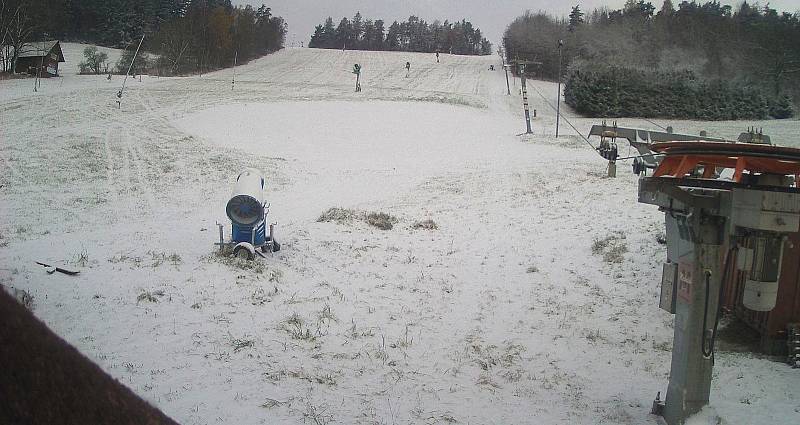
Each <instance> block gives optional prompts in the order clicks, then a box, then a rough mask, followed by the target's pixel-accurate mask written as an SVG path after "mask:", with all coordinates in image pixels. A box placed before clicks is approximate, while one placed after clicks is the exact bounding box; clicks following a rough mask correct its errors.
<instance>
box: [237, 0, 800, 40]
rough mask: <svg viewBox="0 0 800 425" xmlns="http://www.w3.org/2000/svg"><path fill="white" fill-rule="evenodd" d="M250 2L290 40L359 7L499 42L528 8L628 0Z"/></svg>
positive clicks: (787, 1) (791, 3) (783, 0)
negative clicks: (459, 26) (280, 21)
mask: <svg viewBox="0 0 800 425" xmlns="http://www.w3.org/2000/svg"><path fill="white" fill-rule="evenodd" d="M650 1H651V3H653V4H654V5H656V10H658V9H660V8H661V4H662V3H663V1H662V0H650ZM680 1H681V0H672V3H673V4H675V5H676V7H677V4H678V3H680ZM700 1H701V2H705V1H706V0H700ZM247 3H249V4H252V5H254V6H259V5H261V4H262V3H264V4H266V5H267V6H269V7H271V8H272V12H273V14H275V15H279V16H282V17H283V18H284V19H285V20H286V22H287V23H288V24H289V32H288V34H286V43H287V45H289V44H290V43H292V42H293V41H297V42H298V43H299V42H300V41H301V40H302V41H304V42H305V43H308V39H309V38H310V37H311V34H312V33H313V32H314V27H315V26H316V25H317V24H321V23H322V22H323V21H324V20H325V18H327V17H328V16H331V17H333V20H334V22H335V23H336V24H338V23H339V20H341V19H342V17H344V16H347V17H348V18H350V17H352V16H353V15H355V13H356V12H357V11H360V12H361V16H363V17H364V18H365V19H367V18H371V19H383V20H384V21H386V27H388V26H389V24H390V23H391V22H392V21H394V20H398V21H401V20H405V19H407V18H408V17H409V16H410V15H416V16H419V17H420V18H421V19H424V20H425V21H427V22H432V21H433V20H434V19H439V20H442V21H444V20H445V19H450V20H451V21H452V20H456V19H458V20H461V19H466V20H468V21H471V22H472V23H473V25H475V26H477V27H478V28H480V29H481V31H483V33H484V36H485V37H486V38H488V39H489V41H491V42H492V44H497V41H498V40H500V38H501V37H502V33H503V31H504V30H505V28H506V26H507V25H508V24H509V23H510V22H511V21H512V20H513V19H514V18H515V17H517V16H519V15H520V14H522V13H523V12H524V11H525V10H532V11H537V10H544V11H547V12H550V13H553V14H554V15H557V16H562V15H563V16H566V15H568V14H569V11H570V10H571V9H572V6H574V5H576V4H578V5H580V6H581V10H583V11H584V12H586V11H588V10H591V9H594V8H596V7H598V6H609V7H611V8H615V9H618V8H620V7H622V5H623V4H624V3H625V0H233V4H247ZM722 3H723V4H730V5H734V6H736V5H738V4H740V3H741V0H733V1H727V0H722ZM760 3H762V4H764V3H766V1H763V0H762V1H760ZM769 4H770V5H771V6H772V7H773V8H775V9H777V10H779V11H786V10H788V11H792V12H794V11H797V10H800V0H769Z"/></svg>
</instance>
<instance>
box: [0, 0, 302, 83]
mask: <svg viewBox="0 0 800 425" xmlns="http://www.w3.org/2000/svg"><path fill="white" fill-rule="evenodd" d="M285 34H286V24H285V23H284V21H283V19H282V18H280V17H276V16H272V14H271V11H270V8H268V7H266V6H264V5H262V6H261V7H259V8H257V9H255V8H253V7H252V6H250V5H247V6H244V7H233V5H232V4H231V1H230V0H80V1H77V0H0V45H6V46H11V47H12V49H4V50H5V51H4V53H5V57H4V60H3V68H4V69H3V70H4V71H9V70H11V69H10V68H11V65H12V64H13V62H14V60H15V59H16V58H15V57H13V55H14V54H13V52H14V51H19V48H20V47H22V46H23V45H24V43H27V42H31V41H41V40H52V39H59V40H67V41H79V42H85V43H91V44H99V45H103V46H109V47H119V48H124V49H126V53H128V54H129V56H132V53H133V50H135V49H136V47H137V45H138V42H139V40H140V39H141V37H142V35H145V41H144V46H143V49H144V50H146V51H148V52H151V53H154V54H155V57H156V58H157V59H156V60H152V61H151V62H150V63H147V64H145V65H143V66H147V67H148V68H156V69H157V70H158V72H159V73H160V74H183V73H192V72H204V71H208V70H213V69H218V68H223V67H226V66H230V65H232V64H233V61H234V59H235V58H236V59H238V61H239V62H246V61H247V60H249V59H252V58H255V57H259V56H262V55H265V54H268V53H270V52H273V51H276V50H278V49H281V48H282V47H283V44H284V38H285Z"/></svg>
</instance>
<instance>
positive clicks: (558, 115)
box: [556, 40, 564, 137]
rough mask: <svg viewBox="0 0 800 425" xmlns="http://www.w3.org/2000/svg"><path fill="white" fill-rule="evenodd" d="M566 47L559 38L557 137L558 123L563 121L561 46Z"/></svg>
mask: <svg viewBox="0 0 800 425" xmlns="http://www.w3.org/2000/svg"><path fill="white" fill-rule="evenodd" d="M562 47H564V40H558V97H557V98H556V99H558V100H557V102H558V103H557V106H556V137H558V123H559V121H561V48H562Z"/></svg>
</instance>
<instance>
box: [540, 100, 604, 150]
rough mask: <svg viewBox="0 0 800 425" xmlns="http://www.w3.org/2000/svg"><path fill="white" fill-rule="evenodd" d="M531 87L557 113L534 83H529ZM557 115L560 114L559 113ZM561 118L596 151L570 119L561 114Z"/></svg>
mask: <svg viewBox="0 0 800 425" xmlns="http://www.w3.org/2000/svg"><path fill="white" fill-rule="evenodd" d="M531 87H532V88H533V90H534V91H535V92H536V94H538V95H539V97H541V98H542V100H543V101H544V103H545V104H546V105H547V106H549V107H550V109H552V110H553V111H555V112H556V114H559V111H558V109H556V107H555V106H553V105H552V104H551V103H550V102H549V101H548V100H547V98H546V97H544V95H543V94H542V92H540V91H539V89H537V88H536V86H535V85H533V84H531ZM558 95H559V96H561V93H559V94H558ZM559 115H560V114H559ZM561 118H563V119H564V121H565V122H566V123H567V124H569V126H570V127H572V129H573V130H575V133H577V134H578V136H580V137H581V139H583V141H584V142H586V144H588V145H589V146H591V147H592V150H594V151H595V152H597V148H595V147H594V145H592V142H590V141H589V139H588V138H587V137H586V136H584V135H583V134H581V132H580V131H578V129H577V128H575V126H574V125H572V123H571V122H570V121H569V120H568V119H567V117H565V116H563V115H561ZM556 119H558V118H556Z"/></svg>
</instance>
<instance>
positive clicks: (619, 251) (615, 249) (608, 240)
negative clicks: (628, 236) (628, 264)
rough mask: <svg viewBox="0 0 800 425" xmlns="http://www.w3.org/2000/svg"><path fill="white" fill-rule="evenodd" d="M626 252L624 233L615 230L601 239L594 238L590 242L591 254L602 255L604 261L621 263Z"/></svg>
mask: <svg viewBox="0 0 800 425" xmlns="http://www.w3.org/2000/svg"><path fill="white" fill-rule="evenodd" d="M626 252H628V245H627V244H626V243H625V233H623V232H615V233H612V234H610V235H608V236H606V237H605V238H603V239H595V241H594V242H593V243H592V254H595V255H602V256H603V261H605V262H606V263H621V262H622V261H623V260H624V259H625V256H624V254H625V253H626Z"/></svg>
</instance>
